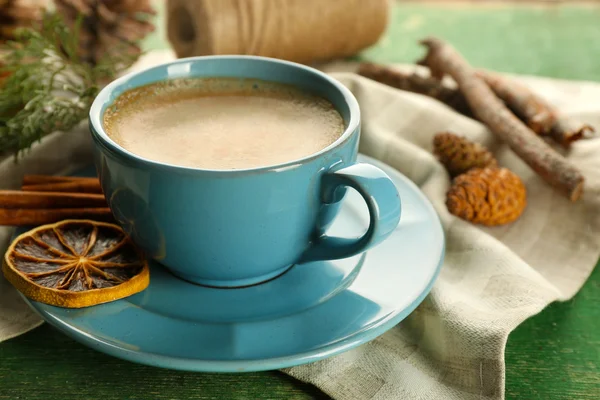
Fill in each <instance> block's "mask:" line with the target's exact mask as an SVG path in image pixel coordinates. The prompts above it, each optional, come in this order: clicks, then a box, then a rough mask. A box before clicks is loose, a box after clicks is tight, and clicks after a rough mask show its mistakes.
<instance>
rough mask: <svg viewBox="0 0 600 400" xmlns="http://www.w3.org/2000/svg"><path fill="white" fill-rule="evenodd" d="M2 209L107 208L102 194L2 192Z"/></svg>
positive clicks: (0, 193)
mask: <svg viewBox="0 0 600 400" xmlns="http://www.w3.org/2000/svg"><path fill="white" fill-rule="evenodd" d="M0 207H1V208H84V207H107V204H106V199H105V198H104V196H103V195H102V194H95V193H61V192H23V191H20V190H0Z"/></svg>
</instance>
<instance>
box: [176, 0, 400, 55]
mask: <svg viewBox="0 0 600 400" xmlns="http://www.w3.org/2000/svg"><path fill="white" fill-rule="evenodd" d="M389 9H390V4H389V0H193V1H190V0H169V1H168V3H167V12H168V19H167V34H168V38H169V41H170V43H171V45H172V46H173V49H174V50H175V53H176V54H177V56H178V57H190V56H199V55H214V54H252V55H260V56H266V57H275V58H280V59H284V60H289V61H295V62H299V63H305V64H309V63H313V62H318V61H327V60H332V59H335V58H341V57H347V56H350V55H353V54H356V53H357V52H359V51H360V50H362V49H364V48H366V47H369V46H371V45H373V44H374V43H375V42H377V40H378V39H379V38H380V37H381V35H382V34H383V33H384V31H385V29H386V26H387V23H388V18H389Z"/></svg>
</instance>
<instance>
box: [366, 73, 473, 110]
mask: <svg viewBox="0 0 600 400" xmlns="http://www.w3.org/2000/svg"><path fill="white" fill-rule="evenodd" d="M357 72H358V74H359V75H362V76H364V77H366V78H369V79H372V80H374V81H377V82H379V83H383V84H385V85H388V86H391V87H394V88H396V89H400V90H406V91H407V92H413V93H419V94H422V95H425V96H429V97H433V98H434V99H436V100H438V101H441V102H442V103H445V104H446V105H447V106H449V107H451V108H453V109H455V110H456V111H457V112H459V113H461V114H464V115H466V116H467V117H471V118H473V113H472V112H471V109H470V108H469V105H468V104H467V101H466V100H465V97H464V96H463V95H462V93H460V92H459V91H458V90H457V89H454V88H451V87H449V86H447V85H444V84H443V83H442V82H440V81H439V80H438V79H435V78H431V77H426V76H421V75H419V74H417V73H415V72H413V73H406V72H402V71H398V70H397V69H393V68H390V67H386V66H383V65H378V64H374V63H366V62H365V63H362V64H361V65H360V66H359V68H358V71H357Z"/></svg>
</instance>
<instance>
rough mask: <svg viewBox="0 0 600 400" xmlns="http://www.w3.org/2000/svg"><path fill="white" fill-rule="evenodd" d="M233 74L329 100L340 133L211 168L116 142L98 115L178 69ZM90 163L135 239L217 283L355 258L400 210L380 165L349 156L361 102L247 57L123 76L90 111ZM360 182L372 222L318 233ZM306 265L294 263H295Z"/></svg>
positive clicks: (322, 81) (180, 268) (302, 71)
mask: <svg viewBox="0 0 600 400" xmlns="http://www.w3.org/2000/svg"><path fill="white" fill-rule="evenodd" d="M191 77H237V78H253V79H260V80H266V81H274V82H280V83H285V84H291V85H294V86H295V87H298V88H300V89H303V90H305V91H308V92H311V93H313V94H316V95H319V96H321V97H324V98H326V99H328V100H329V101H330V102H332V103H333V105H334V106H335V107H336V109H337V110H338V112H339V113H340V114H341V115H342V117H343V119H344V122H345V131H344V133H343V135H342V136H341V137H340V138H339V139H338V140H337V141H335V142H334V143H333V144H331V145H330V146H328V147H326V148H324V149H323V150H321V151H319V152H318V153H316V154H313V155H311V156H308V157H305V158H303V159H299V160H289V161H288V162H286V163H284V164H280V165H275V166H269V167H261V168H252V169H246V170H207V169H195V168H189V167H182V166H177V165H169V164H165V163H161V162H157V161H153V160H149V159H145V158H143V157H140V156H137V155H135V154H133V153H131V152H129V151H127V150H126V149H124V148H123V147H121V146H120V145H118V144H117V143H116V142H114V141H113V140H112V139H111V138H110V136H109V135H107V133H106V131H105V130H104V126H103V114H104V112H105V110H106V109H107V107H109V106H110V105H111V104H112V103H113V102H114V100H115V99H116V98H117V97H118V96H119V95H120V94H122V93H123V92H124V91H126V90H128V89H132V88H135V87H139V86H143V85H146V84H150V83H153V82H158V81H164V80H168V79H173V78H191ZM90 130H91V133H92V137H93V142H94V149H95V154H94V157H95V163H96V168H97V171H98V174H99V178H100V182H101V185H102V189H103V191H104V194H105V195H106V197H107V199H108V202H109V206H110V208H111V210H112V212H113V214H114V215H115V218H116V219H117V221H118V222H119V223H120V224H121V225H122V226H123V228H124V229H125V231H126V232H127V233H128V234H129V235H130V236H131V238H132V240H133V241H134V242H135V243H136V244H137V245H138V246H139V247H141V248H142V249H143V250H144V251H145V252H146V253H147V254H148V255H149V256H150V257H152V258H154V259H156V260H157V261H158V262H159V263H161V264H162V265H164V266H165V267H167V268H168V269H169V270H170V271H171V272H172V273H174V274H175V275H177V276H179V277H181V278H183V279H186V280H188V281H191V282H194V283H199V284H204V285H209V286H217V287H239V286H245V285H251V284H256V283H259V282H262V281H265V280H268V279H271V278H273V277H276V276H277V275H279V274H281V273H283V272H285V271H286V270H287V269H288V268H289V267H290V266H292V265H294V264H299V263H303V262H308V261H317V260H331V259H340V258H345V257H350V256H353V255H356V254H358V253H361V252H364V251H366V250H367V249H369V248H370V247H372V246H375V245H376V244H378V243H379V242H381V241H382V240H384V239H385V238H386V237H387V236H389V235H390V233H391V232H392V231H393V230H394V229H395V228H396V226H397V225H398V222H399V219H400V199H399V197H398V192H397V191H396V188H395V186H394V184H393V183H392V181H391V180H390V179H389V177H388V176H387V175H386V174H385V173H384V172H383V171H381V170H380V169H378V168H376V167H374V166H372V165H369V164H361V163H357V162H356V157H357V152H358V141H359V136H360V110H359V107H358V103H357V101H356V99H355V98H354V96H353V95H352V93H351V92H350V91H349V90H348V89H347V88H345V87H344V86H343V85H341V84H340V83H339V82H337V81H336V80H335V79H332V78H331V77H329V76H327V75H326V74H324V73H322V72H320V71H318V70H315V69H312V68H309V67H306V66H303V65H299V64H295V63H291V62H286V61H281V60H275V59H270V58H262V57H253V56H209V57H194V58H184V59H179V60H176V61H173V62H169V63H166V64H162V65H158V66H155V67H152V68H149V69H146V70H143V71H140V72H134V73H131V74H129V75H126V76H123V77H121V78H119V79H117V80H115V81H114V82H112V83H110V84H109V85H108V86H106V87H105V88H104V89H103V90H102V91H101V92H100V94H99V95H98V96H97V98H96V99H95V101H94V103H93V104H92V107H91V110H90ZM347 187H351V188H354V189H355V190H357V191H358V192H359V193H360V194H361V195H362V197H363V198H364V199H365V202H366V204H367V206H368V209H369V214H370V225H369V228H368V230H367V231H366V233H365V234H364V235H363V236H361V237H357V238H352V239H350V238H338V237H331V236H328V235H326V234H325V231H326V230H327V228H328V227H329V226H330V224H331V223H332V221H333V220H334V218H335V215H336V213H337V212H338V210H339V207H340V205H341V202H342V201H343V197H344V194H345V192H346V188H347ZM300 267H301V266H300Z"/></svg>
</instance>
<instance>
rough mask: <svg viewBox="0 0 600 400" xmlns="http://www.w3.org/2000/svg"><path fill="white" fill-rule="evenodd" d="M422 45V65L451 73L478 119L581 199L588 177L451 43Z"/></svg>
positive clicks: (440, 74)
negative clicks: (523, 119)
mask: <svg viewBox="0 0 600 400" xmlns="http://www.w3.org/2000/svg"><path fill="white" fill-rule="evenodd" d="M421 44H423V45H424V46H426V47H427V49H428V52H427V54H426V56H425V58H424V59H423V60H421V61H420V62H419V64H421V65H425V66H427V67H429V69H430V71H431V74H432V76H433V77H435V78H438V79H441V78H442V77H443V76H444V75H446V74H448V75H450V76H451V77H452V78H453V79H454V80H455V81H456V83H457V84H458V87H459V89H460V91H461V92H462V93H463V95H464V96H465V99H466V100H467V103H468V104H469V106H470V108H471V110H473V113H474V115H475V117H477V119H479V120H480V121H482V122H484V123H485V124H486V125H487V126H488V128H489V129H490V130H491V131H492V132H493V133H494V134H496V135H497V136H498V137H499V138H500V139H502V140H504V141H505V142H506V143H507V144H508V145H509V147H510V148H511V149H512V150H513V151H514V152H515V153H516V154H517V155H518V156H519V157H521V159H523V161H525V162H526V163H527V164H528V165H529V166H530V167H531V168H532V169H533V170H534V171H535V172H536V173H537V174H538V175H539V176H540V177H542V178H543V179H544V180H545V181H546V182H548V183H549V184H551V185H552V186H554V187H556V188H557V189H558V190H559V191H560V192H561V193H563V194H565V195H566V196H567V197H568V198H569V199H570V200H571V201H576V200H577V199H579V197H580V196H581V194H582V192H583V185H584V177H583V175H582V174H581V172H580V171H579V170H578V169H577V168H576V167H575V166H573V165H572V164H571V163H570V162H569V161H567V160H566V159H565V158H564V157H562V156H561V155H560V154H559V153H557V152H556V151H555V150H554V149H552V148H551V147H550V146H549V145H548V144H547V143H546V142H544V140H543V139H542V138H540V137H539V136H537V135H536V134H535V133H534V132H533V131H532V130H531V129H529V128H528V127H527V126H526V125H525V124H523V122H521V121H520V120H519V119H518V118H517V117H516V116H515V115H514V114H513V113H512V112H511V111H510V110H509V109H508V108H507V107H506V105H505V104H504V103H503V102H502V101H501V100H500V99H499V98H498V97H496V95H495V94H494V92H493V91H492V90H491V89H490V88H489V86H488V85H487V84H486V83H485V82H484V81H483V79H482V78H480V77H479V76H478V75H477V72H476V71H475V70H474V69H473V67H471V66H470V65H469V63H468V62H467V61H466V60H465V59H464V58H463V57H462V56H461V55H460V54H459V53H458V52H457V51H456V50H455V49H454V48H453V47H452V46H451V45H449V44H448V43H446V42H444V41H442V40H440V39H437V38H428V39H425V40H423V41H421Z"/></svg>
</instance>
